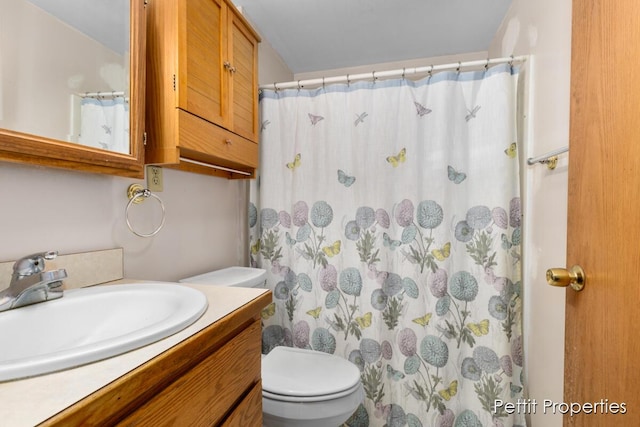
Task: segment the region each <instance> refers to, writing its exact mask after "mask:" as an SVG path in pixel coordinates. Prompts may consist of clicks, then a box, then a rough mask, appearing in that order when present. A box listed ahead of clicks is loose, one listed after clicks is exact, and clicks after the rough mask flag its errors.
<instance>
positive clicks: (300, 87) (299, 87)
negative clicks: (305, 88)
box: [298, 80, 302, 90]
mask: <svg viewBox="0 0 640 427" xmlns="http://www.w3.org/2000/svg"><path fill="white" fill-rule="evenodd" d="M300 89H302V86H300V80H298V90H300Z"/></svg>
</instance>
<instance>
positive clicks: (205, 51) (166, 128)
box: [146, 0, 260, 177]
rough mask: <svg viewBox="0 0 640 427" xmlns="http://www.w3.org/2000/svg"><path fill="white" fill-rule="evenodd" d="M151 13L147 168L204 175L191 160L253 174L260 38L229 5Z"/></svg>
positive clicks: (180, 5) (174, 2) (167, 4)
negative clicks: (171, 168) (160, 166)
mask: <svg viewBox="0 0 640 427" xmlns="http://www.w3.org/2000/svg"><path fill="white" fill-rule="evenodd" d="M148 8H149V20H148V26H147V37H148V46H147V67H148V70H147V97H146V101H147V135H148V136H147V144H146V161H147V163H152V164H164V165H176V166H177V167H179V168H181V169H186V170H193V171H198V172H205V173H206V170H198V168H197V166H194V164H193V163H192V162H188V161H189V160H191V161H196V162H199V163H205V164H208V165H212V166H222V167H224V168H228V169H234V170H237V171H240V172H245V173H247V174H249V175H248V176H253V173H254V171H255V168H256V167H257V166H258V132H259V124H258V43H259V41H260V38H259V36H258V35H257V34H256V32H255V31H254V30H253V29H252V28H251V26H250V25H249V24H248V23H247V22H246V20H245V19H244V18H243V17H242V15H240V14H239V12H238V11H237V10H236V8H235V6H233V5H232V4H231V3H230V1H228V0H151V1H150V2H149V5H148ZM185 159H186V161H185ZM215 174H216V175H217V174H218V173H215ZM223 175H224V176H228V174H223ZM229 177H247V176H243V175H242V174H233V175H232V176H229Z"/></svg>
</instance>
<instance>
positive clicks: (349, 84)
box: [347, 74, 351, 86]
mask: <svg viewBox="0 0 640 427" xmlns="http://www.w3.org/2000/svg"><path fill="white" fill-rule="evenodd" d="M347 86H351V80H349V74H347Z"/></svg>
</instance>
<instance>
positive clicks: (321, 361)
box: [262, 346, 360, 402]
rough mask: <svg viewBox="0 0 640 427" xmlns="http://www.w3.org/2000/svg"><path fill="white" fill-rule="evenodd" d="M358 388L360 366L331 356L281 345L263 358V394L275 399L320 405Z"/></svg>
mask: <svg viewBox="0 0 640 427" xmlns="http://www.w3.org/2000/svg"><path fill="white" fill-rule="evenodd" d="M359 386H360V370H359V369H358V367H356V366H355V365H354V364H353V363H351V362H349V361H348V360H346V359H343V358H341V357H338V356H334V355H332V354H328V353H323V352H319V351H313V350H306V349H297V348H292V347H284V346H280V347H276V348H274V349H273V350H271V352H270V353H269V354H267V355H266V356H265V357H264V358H263V359H262V390H263V391H262V393H263V396H264V397H268V398H271V399H274V400H280V401H286V402H318V401H323V400H330V399H336V398H340V397H344V396H346V395H349V394H351V393H353V392H354V391H355V390H356V389H357V388H358V387H359Z"/></svg>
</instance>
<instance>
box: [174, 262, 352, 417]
mask: <svg viewBox="0 0 640 427" xmlns="http://www.w3.org/2000/svg"><path fill="white" fill-rule="evenodd" d="M266 277H267V272H266V270H263V269H259V268H251V267H229V268H225V269H222V270H217V271H212V272H210V273H205V274H201V275H198V276H194V277H188V278H186V279H182V280H180V282H182V283H194V284H200V285H213V286H238V287H266ZM363 400H364V390H363V387H362V383H361V382H360V370H359V369H358V367H357V366H356V365H354V364H353V363H351V362H349V361H348V360H346V359H343V358H341V357H338V356H334V355H332V354H327V353H323V352H319V351H313V350H307V349H300V348H291V347H283V346H282V347H276V348H274V349H273V350H271V352H269V354H267V355H264V356H263V357H262V416H263V425H264V426H265V427H289V426H291V427H294V426H295V427H333V426H336V427H337V426H339V425H341V424H342V423H344V422H345V421H347V420H348V419H349V417H350V416H351V415H352V414H353V413H354V412H355V410H356V409H357V408H358V406H359V405H360V403H362V401H363Z"/></svg>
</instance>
